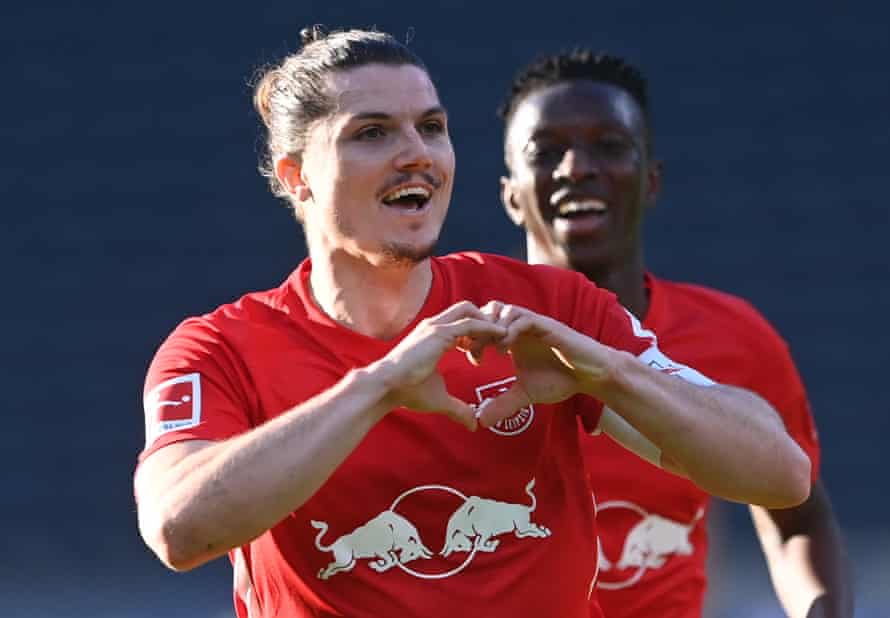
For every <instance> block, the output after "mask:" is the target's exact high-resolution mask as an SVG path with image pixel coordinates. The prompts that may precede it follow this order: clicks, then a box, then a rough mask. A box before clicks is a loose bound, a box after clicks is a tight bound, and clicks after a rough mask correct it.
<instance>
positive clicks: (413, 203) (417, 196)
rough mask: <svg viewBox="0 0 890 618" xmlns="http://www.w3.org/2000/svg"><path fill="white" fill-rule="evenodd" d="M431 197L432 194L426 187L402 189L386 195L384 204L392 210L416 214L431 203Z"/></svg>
mask: <svg viewBox="0 0 890 618" xmlns="http://www.w3.org/2000/svg"><path fill="white" fill-rule="evenodd" d="M430 197H432V193H431V192H430V190H429V189H427V188H425V187H420V186H411V187H400V188H398V189H394V190H392V191H390V192H389V193H387V194H386V195H384V196H383V203H384V204H385V205H386V206H389V207H391V208H397V209H399V210H404V211H406V212H416V211H419V210H422V209H423V207H424V206H426V205H427V204H428V203H429V201H430Z"/></svg>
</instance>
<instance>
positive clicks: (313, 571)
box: [140, 253, 652, 618]
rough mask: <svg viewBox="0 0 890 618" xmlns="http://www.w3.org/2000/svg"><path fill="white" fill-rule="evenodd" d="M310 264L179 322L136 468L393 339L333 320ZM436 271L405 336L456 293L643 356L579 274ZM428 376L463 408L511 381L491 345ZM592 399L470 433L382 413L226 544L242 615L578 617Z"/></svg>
mask: <svg viewBox="0 0 890 618" xmlns="http://www.w3.org/2000/svg"><path fill="white" fill-rule="evenodd" d="M311 267H312V266H311V263H310V262H309V261H308V260H307V261H305V262H303V263H302V264H301V265H300V267H299V268H298V269H297V270H296V271H295V272H294V273H293V274H292V275H291V277H290V278H289V279H288V280H287V281H286V282H285V283H283V284H282V285H281V286H280V287H278V288H276V289H273V290H270V291H266V292H260V293H255V294H249V295H247V296H244V297H243V298H241V299H240V300H238V301H237V302H235V303H233V304H229V305H224V306H222V307H220V308H219V309H217V310H216V311H214V312H213V313H211V314H208V315H204V316H202V317H198V318H191V319H188V320H186V321H185V322H183V323H182V324H181V325H180V326H179V327H177V329H176V330H175V331H174V332H173V334H172V335H171V336H170V337H169V338H168V339H167V340H166V341H165V342H164V343H163V345H162V346H161V348H160V350H159V351H158V352H157V355H156V356H155V359H154V361H153V362H152V365H151V367H150V369H149V371H148V376H147V379H146V384H145V410H146V432H147V444H146V448H145V451H143V453H142V455H141V456H140V460H142V459H144V458H145V457H147V456H149V455H150V454H151V453H152V452H154V451H156V450H157V449H159V448H162V447H164V446H165V445H168V444H171V443H173V442H177V441H181V440H192V439H204V440H206V439H209V440H222V439H226V438H229V437H231V436H234V435H236V434H239V433H241V432H244V431H247V430H249V429H251V428H252V427H256V426H258V425H260V424H262V423H264V422H266V421H267V420H269V419H271V418H273V417H275V416H277V415H279V414H281V413H283V412H285V411H287V410H289V409H291V408H292V407H294V406H295V405H296V404H298V403H300V402H303V401H305V400H307V399H309V398H311V397H313V396H314V395H316V394H318V393H320V392H321V391H324V390H325V389H327V388H329V387H331V386H332V385H334V384H335V383H336V382H337V381H339V380H340V379H341V378H342V377H343V376H344V374H345V373H346V372H347V371H348V370H349V369H350V368H354V367H361V366H365V365H368V364H369V363H371V362H373V361H375V360H377V359H379V358H380V357H382V356H384V355H385V354H386V353H387V352H389V351H390V349H392V348H393V347H394V346H395V345H396V344H397V343H398V342H399V340H401V338H402V336H399V337H396V338H394V339H392V340H389V341H382V340H379V339H374V338H371V337H366V336H364V335H361V334H359V333H356V332H354V331H352V330H349V329H347V328H345V327H343V326H341V325H340V324H338V323H336V322H334V321H332V320H331V319H330V318H328V317H327V316H326V315H325V314H324V313H323V312H321V311H320V310H319V309H318V308H317V307H316V305H315V304H314V302H313V301H312V300H311V297H310V294H309V292H308V287H307V283H308V278H309V274H310V271H311ZM432 272H433V284H432V288H431V290H430V293H429V295H428V297H427V299H426V302H425V304H424V306H423V308H422V309H421V311H420V313H419V315H418V316H417V318H416V319H415V321H414V322H413V323H412V324H410V325H409V326H407V327H406V329H405V331H404V333H403V335H405V334H407V333H408V332H410V331H411V330H412V329H413V328H414V326H415V325H416V323H417V322H418V321H420V320H421V319H423V318H425V317H428V316H430V315H434V314H436V313H438V312H440V311H442V310H443V309H445V308H447V307H449V306H450V305H452V304H454V303H455V302H457V301H460V300H464V299H466V300H470V301H472V302H474V303H476V304H477V305H480V306H481V305H483V304H485V303H486V302H488V301H489V300H491V299H498V300H502V301H504V302H507V303H511V304H517V305H522V306H525V307H528V308H530V309H532V310H534V311H537V312H539V313H542V314H546V315H550V316H553V317H554V318H556V319H559V320H561V321H563V322H565V323H567V324H569V325H571V326H572V327H574V328H575V329H577V330H579V331H581V332H584V333H586V334H587V335H589V336H591V337H593V338H595V339H597V340H599V341H602V342H604V343H606V344H608V345H611V346H613V347H616V348H619V349H624V350H627V351H629V352H632V353H634V354H641V353H643V352H644V351H647V350H649V349H651V346H652V339H651V338H649V337H644V336H640V335H638V334H635V332H634V330H633V327H632V323H631V320H630V318H629V315H628V314H627V312H626V311H624V309H623V308H621V307H620V305H618V303H617V302H616V301H615V297H614V296H613V295H612V294H611V293H610V292H607V291H604V290H600V289H598V288H596V287H595V286H594V285H593V284H590V283H589V282H587V281H586V279H585V278H584V277H583V276H581V275H578V274H577V273H573V272H571V271H564V270H559V269H554V268H549V267H543V266H529V265H527V264H524V263H522V262H517V261H515V260H510V259H507V258H502V257H497V256H489V255H481V254H477V253H465V254H456V255H451V256H446V257H442V258H435V259H433V260H432ZM440 370H441V373H442V375H443V376H444V378H445V381H446V384H447V386H448V390H449V391H450V392H451V393H452V394H453V395H455V396H457V397H460V398H462V399H463V400H465V401H467V402H471V403H479V402H481V401H483V400H484V399H485V398H487V397H490V396H492V395H494V394H496V393H498V392H499V391H500V390H501V389H504V388H505V387H506V386H507V385H508V384H509V383H510V382H511V381H513V380H514V379H515V378H514V373H513V368H512V363H511V361H510V360H509V357H507V356H504V355H500V354H498V353H497V352H495V351H493V350H489V351H487V352H486V354H485V356H484V358H483V363H482V366H480V367H474V366H472V365H470V364H469V363H468V362H467V361H466V359H465V357H464V355H463V354H461V353H459V352H457V351H452V352H448V353H446V354H445V355H444V356H443V358H442V361H441V363H440ZM591 401H592V400H590V399H585V398H580V397H577V398H572V399H570V400H568V401H566V402H563V403H562V404H558V405H538V404H535V405H534V406H529V407H527V408H524V409H522V410H520V411H518V412H517V413H516V414H514V415H513V416H512V417H510V418H508V419H505V420H504V421H502V422H501V423H499V424H498V425H497V426H495V427H493V428H491V429H490V430H479V431H477V432H475V433H471V432H468V431H466V429H464V428H462V427H460V426H459V425H457V424H456V423H454V422H452V421H450V420H448V419H447V418H445V417H444V416H441V415H431V414H418V413H414V412H410V411H408V410H403V409H399V410H395V411H393V412H392V413H390V414H389V415H388V416H387V417H385V418H384V419H383V420H382V421H381V422H380V423H378V424H377V425H375V426H374V428H373V429H372V430H371V431H370V432H369V433H368V435H367V436H366V437H365V439H364V440H363V441H362V442H361V443H360V444H359V445H358V447H357V448H356V449H355V450H354V451H353V452H352V453H351V454H350V455H349V456H348V457H347V458H346V460H345V461H344V462H343V463H342V464H341V465H340V466H339V467H338V468H337V470H336V471H335V472H334V473H333V475H332V476H331V477H330V479H329V480H328V481H327V482H326V483H325V484H324V486H322V488H321V489H320V490H319V491H318V492H316V493H315V494H314V495H313V496H312V497H311V498H310V499H309V500H308V501H307V502H306V503H305V504H303V505H302V506H301V507H299V508H298V509H296V510H295V511H294V512H293V513H291V514H290V515H288V516H287V517H286V518H285V519H284V520H283V521H281V522H280V523H279V524H277V525H276V526H275V527H274V528H272V529H271V530H269V531H268V532H266V533H264V534H263V535H261V536H260V537H259V538H257V539H256V540H255V541H253V542H252V543H250V544H249V545H247V546H245V547H243V548H240V549H239V550H237V551H234V552H232V553H231V556H230V557H231V559H232V562H233V564H234V566H235V570H236V572H235V588H236V591H235V605H236V610H237V612H238V615H239V616H240V617H241V618H246V617H247V615H248V609H247V608H248V607H251V608H252V610H251V611H252V613H251V614H250V618H259V617H264V618H266V617H268V618H271V617H273V616H275V617H287V618H295V617H300V616H409V617H410V616H417V617H429V616H447V617H449V618H451V617H453V616H459V615H467V612H470V613H472V614H473V615H479V616H486V617H488V618H499V617H504V618H507V617H509V618H515V617H516V616H537V617H545V616H552V617H554V618H571V617H581V616H587V615H588V604H589V601H588V599H589V598H590V594H591V589H592V583H593V578H594V577H595V569H596V555H595V551H594V543H595V538H596V537H595V529H594V518H593V508H592V503H591V500H590V493H589V489H588V485H587V479H586V478H585V475H584V473H583V459H582V454H581V450H580V436H579V432H578V430H577V419H578V418H581V420H582V421H583V423H584V425H585V426H586V427H587V428H588V429H593V428H594V427H595V426H596V423H597V422H598V420H599V415H600V413H601V405H600V404H597V403H594V404H593V405H591V404H590V403H589V402H591ZM596 615H598V614H596Z"/></svg>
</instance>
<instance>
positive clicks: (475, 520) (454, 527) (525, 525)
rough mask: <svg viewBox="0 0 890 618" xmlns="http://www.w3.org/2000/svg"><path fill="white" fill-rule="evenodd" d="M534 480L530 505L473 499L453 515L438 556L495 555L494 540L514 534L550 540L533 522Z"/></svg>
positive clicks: (528, 490) (526, 490)
mask: <svg viewBox="0 0 890 618" xmlns="http://www.w3.org/2000/svg"><path fill="white" fill-rule="evenodd" d="M534 486H535V479H532V480H531V481H529V483H528V485H526V486H525V493H527V494H528V496H529V497H530V498H531V501H532V503H531V505H530V506H525V505H522V504H511V503H509V502H500V501H498V500H490V499H488V498H480V497H479V496H470V497H469V498H467V499H466V500H465V501H464V503H463V504H462V505H461V506H460V507H459V508H458V509H457V510H456V511H455V512H454V513H453V514H452V515H451V518H450V519H449V520H448V528H447V531H446V533H445V546H444V547H443V548H442V551H441V552H439V553H440V554H441V555H443V556H446V557H447V556H449V555H451V554H452V553H453V552H456V551H464V552H468V551H471V550H476V551H485V552H493V551H494V550H496V549H497V547H498V544H500V541H499V540H498V539H495V538H493V537H496V536H499V535H501V534H505V533H507V532H511V531H512V532H513V533H514V534H515V535H516V537H517V538H523V537H535V538H542V537H548V536H550V530H548V529H547V528H545V527H544V526H539V525H537V524H534V523H532V522H531V513H532V512H533V511H534V510H535V506H536V505H537V500H536V499H535V494H533V493H532V488H534Z"/></svg>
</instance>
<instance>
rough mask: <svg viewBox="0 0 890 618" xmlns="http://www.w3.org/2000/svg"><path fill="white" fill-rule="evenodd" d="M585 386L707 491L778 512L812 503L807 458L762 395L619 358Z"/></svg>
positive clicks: (626, 356)
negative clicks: (683, 377)
mask: <svg viewBox="0 0 890 618" xmlns="http://www.w3.org/2000/svg"><path fill="white" fill-rule="evenodd" d="M580 369H581V370H582V371H583V368H580ZM583 383H584V384H585V391H586V392H588V393H589V394H591V395H593V396H595V397H597V398H598V399H600V400H602V401H603V402H604V403H605V404H606V405H607V406H609V408H611V409H613V410H615V411H616V412H617V413H618V414H620V415H621V416H622V417H624V418H625V420H627V421H628V422H629V423H630V424H631V425H633V426H634V427H636V428H637V430H638V431H640V433H642V434H643V435H644V436H646V437H647V438H648V439H649V440H651V441H652V442H653V443H654V444H656V445H657V446H658V447H659V448H660V449H661V451H662V454H663V455H664V456H665V457H666V458H667V459H668V460H669V461H670V462H672V463H673V464H674V465H676V467H678V468H680V469H681V470H682V471H683V473H684V474H685V475H686V476H688V477H689V478H690V479H691V480H692V481H693V482H695V483H696V484H697V485H699V486H700V487H701V488H702V489H704V490H705V491H708V492H709V493H711V494H714V495H717V496H720V497H722V498H725V499H728V500H734V501H738V502H749V503H754V504H762V505H765V506H769V507H773V508H781V507H787V506H791V505H794V504H798V503H800V502H801V501H802V500H804V499H805V498H806V495H807V491H808V488H809V459H808V458H807V457H806V455H805V454H804V453H803V451H802V450H801V449H800V447H798V446H797V444H796V443H795V442H794V441H793V440H792V439H791V438H790V437H789V436H788V434H787V432H786V431H785V428H784V426H783V425H782V422H781V419H780V418H779V417H778V415H777V414H776V413H775V412H774V411H773V410H772V408H770V407H769V405H768V404H767V403H766V402H765V401H763V400H762V399H760V398H759V397H757V396H756V395H754V394H752V393H748V392H747V391H742V390H740V389H735V388H731V387H725V386H713V387H700V386H696V385H692V384H689V383H687V382H685V381H683V380H681V379H678V378H676V377H672V376H670V375H667V374H663V373H661V372H659V371H656V370H653V369H651V368H650V367H647V366H646V365H644V364H643V363H641V362H639V361H638V360H637V359H636V358H635V357H633V356H631V355H629V354H626V353H624V352H618V351H613V353H612V358H611V359H610V362H609V370H608V371H605V372H603V371H599V372H597V374H596V375H594V376H593V377H590V378H585V379H584V380H583Z"/></svg>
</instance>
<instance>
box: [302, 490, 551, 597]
mask: <svg viewBox="0 0 890 618" xmlns="http://www.w3.org/2000/svg"><path fill="white" fill-rule="evenodd" d="M534 486H535V480H534V479H532V480H531V481H529V483H528V485H526V487H525V493H526V494H527V495H528V496H529V499H530V504H529V505H524V504H513V503H510V502H502V501H500V500H493V499H489V498H481V497H479V496H466V495H464V494H463V493H461V492H459V491H458V490H456V489H454V488H452V487H447V486H445V485H423V486H420V487H414V488H412V489H409V490H408V491H406V492H404V493H402V494H401V495H400V496H399V497H398V498H396V499H395V500H394V501H393V503H392V505H391V506H390V508H389V509H387V510H386V511H383V512H382V513H380V514H379V515H377V516H376V517H374V518H372V519H371V520H369V521H368V522H367V523H365V524H363V525H361V526H359V527H358V528H356V529H354V530H353V531H352V532H349V533H347V534H344V535H342V536H340V537H339V538H337V539H336V540H335V541H333V542H332V543H331V544H329V545H324V544H323V543H322V538H323V537H324V536H325V534H326V533H327V531H328V524H327V523H325V522H323V521H315V520H313V521H312V522H311V525H312V527H313V528H315V529H316V530H318V531H319V532H318V534H317V536H316V538H315V547H316V548H317V549H318V550H319V551H322V552H330V553H331V554H333V560H332V561H331V562H330V563H329V564H328V565H327V566H325V567H323V568H321V569H320V570H319V572H318V578H319V579H321V580H327V579H329V578H330V577H332V576H334V575H336V574H338V573H344V572H348V571H351V570H353V569H354V568H355V567H356V565H357V564H358V561H359V560H367V561H368V563H367V564H368V566H369V567H370V568H371V569H372V570H374V571H376V572H377V573H384V572H386V571H388V570H390V569H392V568H393V567H396V568H398V569H400V570H401V571H404V572H405V573H408V574H409V575H412V576H414V577H418V578H420V579H442V578H445V577H450V576H452V575H455V574H457V573H459V572H461V571H462V570H464V569H465V568H467V567H468V566H469V565H470V563H471V562H472V561H473V558H474V557H475V556H476V555H477V553H478V552H486V553H492V552H495V551H496V550H497V548H498V546H499V545H500V543H501V540H500V539H498V538H496V537H498V536H503V535H506V534H508V533H511V532H512V533H513V535H512V536H513V537H514V538H517V539H524V538H539V539H540V538H545V537H548V536H550V534H551V532H550V530H549V529H548V528H546V527H544V526H541V525H538V524H536V523H533V522H532V521H531V514H532V512H533V511H534V510H535V507H536V506H537V501H536V499H535V495H534V493H533V491H532V490H533V489H534ZM427 492H436V493H437V494H439V498H441V494H442V493H444V494H445V496H446V497H447V498H448V501H449V502H451V503H457V504H458V506H457V507H456V508H455V509H453V511H452V512H451V515H450V516H449V517H448V519H447V524H446V526H445V527H446V532H445V535H444V536H445V542H444V545H443V547H442V549H441V550H440V551H439V552H437V554H435V555H434V554H433V552H432V551H430V549H429V548H428V547H427V545H426V544H425V543H424V541H423V540H422V539H421V533H420V531H419V530H418V529H417V527H416V526H415V525H414V524H413V523H412V522H411V521H410V520H409V519H408V518H407V517H405V516H404V514H400V513H399V512H398V510H402V509H404V507H405V506H406V504H407V503H408V502H409V501H411V500H412V498H413V497H415V496H419V495H422V494H426V493H427ZM444 503H445V501H443V500H441V499H439V500H434V501H432V502H430V504H444ZM446 512H447V511H446ZM443 520H444V518H443ZM464 554H465V555H464ZM420 563H426V565H427V566H425V567H420V566H419V564H420Z"/></svg>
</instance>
